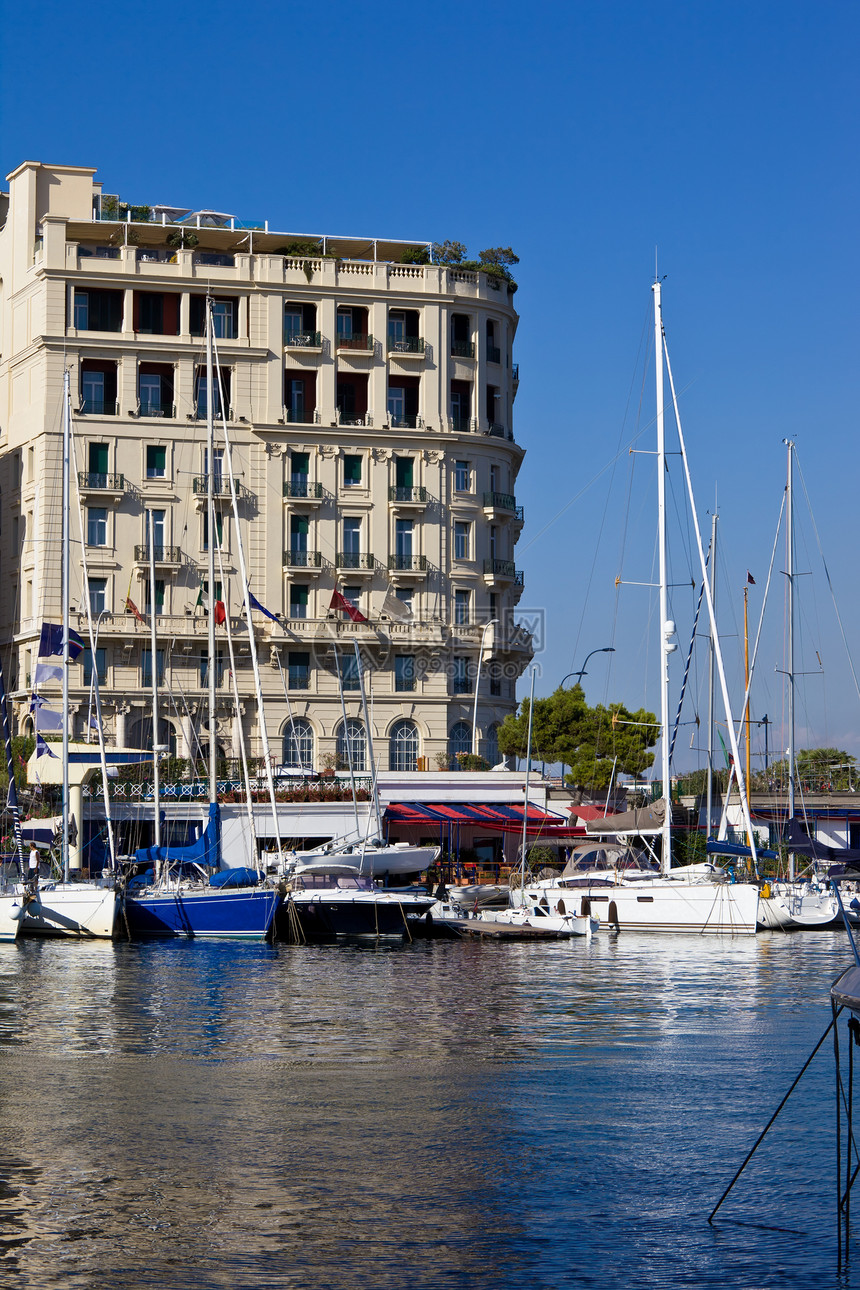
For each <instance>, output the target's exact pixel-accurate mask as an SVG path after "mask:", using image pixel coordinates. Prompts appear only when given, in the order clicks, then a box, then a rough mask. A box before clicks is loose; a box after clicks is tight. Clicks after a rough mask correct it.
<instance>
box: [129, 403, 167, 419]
mask: <svg viewBox="0 0 860 1290" xmlns="http://www.w3.org/2000/svg"><path fill="white" fill-rule="evenodd" d="M137 415H138V416H139V417H168V418H170V419H171V420H173V418H174V417H175V416H176V407H175V405H174V404H173V403H162V402H161V400H160V399H159V400H158V401H157V402H156V401H155V400H154V399H148V400H147V401H146V402H145V403H138V405H137Z"/></svg>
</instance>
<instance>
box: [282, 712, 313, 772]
mask: <svg viewBox="0 0 860 1290" xmlns="http://www.w3.org/2000/svg"><path fill="white" fill-rule="evenodd" d="M283 762H284V765H285V766H291V767H292V768H293V770H313V765H314V731H313V726H312V725H311V723H310V722H309V721H306V720H305V718H304V717H296V718H295V720H294V721H288V722H287V724H286V726H285V727H284V751H283Z"/></svg>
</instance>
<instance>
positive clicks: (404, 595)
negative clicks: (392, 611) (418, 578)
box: [394, 587, 415, 614]
mask: <svg viewBox="0 0 860 1290" xmlns="http://www.w3.org/2000/svg"><path fill="white" fill-rule="evenodd" d="M394 594H395V596H396V597H397V599H398V600H402V601H403V604H404V605H405V606H406V608H407V609H408V610H409V612H410V614H411V613H412V597H413V596H414V595H415V588H414V587H395V588H394Z"/></svg>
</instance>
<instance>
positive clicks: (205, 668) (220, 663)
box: [200, 583, 224, 689]
mask: <svg viewBox="0 0 860 1290" xmlns="http://www.w3.org/2000/svg"><path fill="white" fill-rule="evenodd" d="M215 587H216V591H217V596H216V599H218V598H220V595H221V584H220V583H216V584H215ZM223 679H224V651H223V650H220V649H217V650H216V651H215V685H216V687H218V686H220V685H221V682H222V681H223ZM208 685H209V650H208V649H207V648H206V646H205V645H204V646H203V648H202V649H201V650H200V688H201V689H205V688H206V687H207V686H208Z"/></svg>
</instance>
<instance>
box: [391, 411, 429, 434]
mask: <svg viewBox="0 0 860 1290" xmlns="http://www.w3.org/2000/svg"><path fill="white" fill-rule="evenodd" d="M388 424H389V425H390V426H391V429H392V430H417V429H418V427H419V426H420V425H421V418H420V417H419V415H418V413H417V412H404V413H402V414H401V415H400V416H394V414H393V413H389V414H388Z"/></svg>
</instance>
